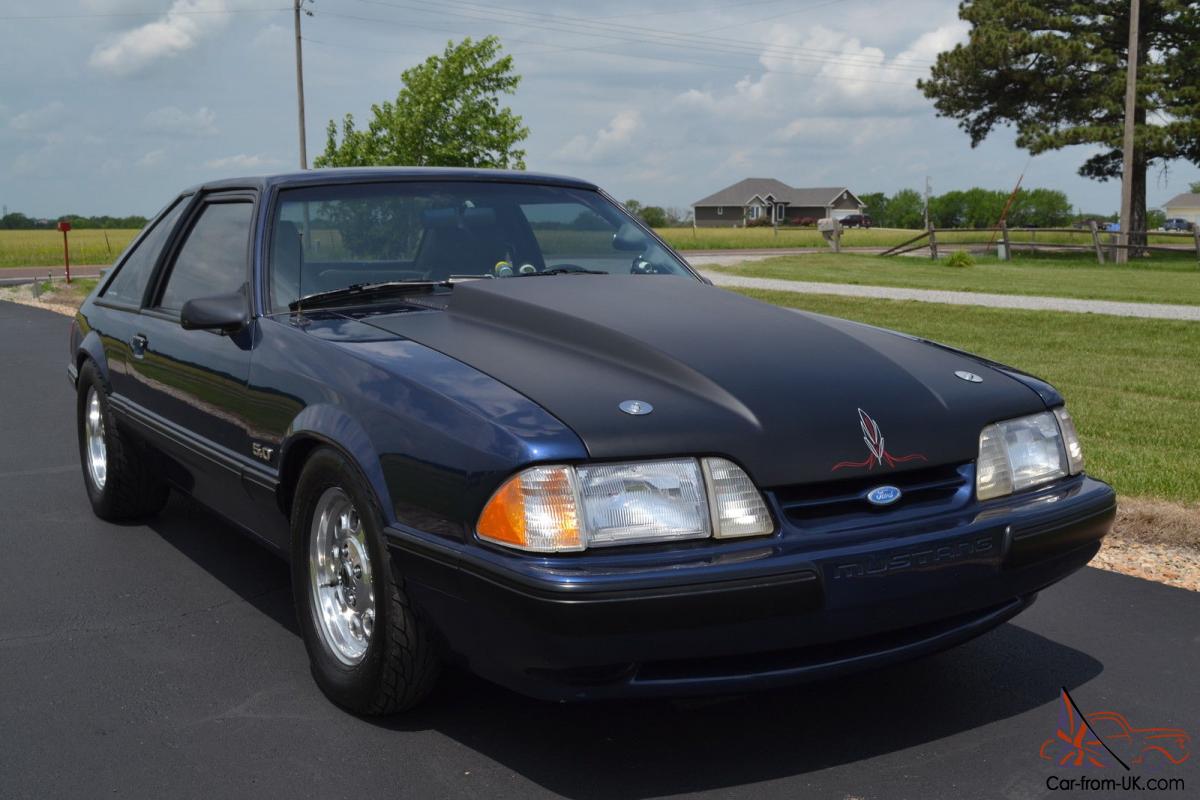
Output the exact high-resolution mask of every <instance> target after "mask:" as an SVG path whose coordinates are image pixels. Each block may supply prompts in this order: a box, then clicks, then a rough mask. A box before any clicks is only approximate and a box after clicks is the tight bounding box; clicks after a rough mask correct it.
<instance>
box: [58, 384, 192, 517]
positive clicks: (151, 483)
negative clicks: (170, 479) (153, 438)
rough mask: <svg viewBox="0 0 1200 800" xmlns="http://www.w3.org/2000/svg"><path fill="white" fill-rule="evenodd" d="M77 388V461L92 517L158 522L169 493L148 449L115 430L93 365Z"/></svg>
mask: <svg viewBox="0 0 1200 800" xmlns="http://www.w3.org/2000/svg"><path fill="white" fill-rule="evenodd" d="M77 386H78V391H79V396H78V398H77V401H76V417H77V419H76V423H77V430H78V433H79V461H80V464H81V466H82V467H83V483H84V486H85V487H86V488H87V494H88V500H89V501H91V504H92V511H93V512H95V514H96V516H97V517H100V519H104V520H108V521H110V522H123V521H127V520H138V519H145V518H146V517H152V516H154V515H155V514H157V513H158V512H159V511H161V510H162V508H163V506H165V505H166V504H167V498H168V497H169V496H170V489H169V488H168V487H167V485H166V484H165V483H164V482H163V481H162V480H160V479H159V478H158V477H157V475H156V474H155V472H154V469H153V465H152V464H151V463H150V460H149V459H148V458H146V452H145V449H144V447H141V446H139V444H138V443H137V442H134V441H132V440H131V439H130V438H129V436H128V434H127V433H125V432H123V431H122V430H121V429H120V428H119V427H118V426H117V421H116V418H115V417H114V416H113V413H112V407H111V406H110V405H109V402H108V387H107V385H106V384H105V382H104V379H103V378H102V377H101V376H100V370H98V369H97V368H96V365H95V364H94V363H93V362H92V361H90V360H87V361H85V362H84V364H83V367H82V368H81V369H80V370H79V380H78V382H77Z"/></svg>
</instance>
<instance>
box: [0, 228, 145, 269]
mask: <svg viewBox="0 0 1200 800" xmlns="http://www.w3.org/2000/svg"><path fill="white" fill-rule="evenodd" d="M137 233H138V232H137V231H134V230H98V229H85V230H75V231H71V232H70V233H69V234H67V241H68V242H69V243H70V248H71V263H72V264H79V265H84V264H103V265H106V266H107V265H108V264H111V263H112V262H113V261H115V260H116V258H117V256H119V255H120V254H121V252H122V251H123V250H124V249H125V246H126V245H128V244H129V242H130V241H132V240H133V237H134V236H136V235H137ZM62 263H63V241H62V234H61V233H59V232H58V231H0V267H61V266H62Z"/></svg>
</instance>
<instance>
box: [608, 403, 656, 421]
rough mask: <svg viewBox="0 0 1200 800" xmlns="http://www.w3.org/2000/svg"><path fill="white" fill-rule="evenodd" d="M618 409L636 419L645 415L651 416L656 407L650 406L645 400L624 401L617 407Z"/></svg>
mask: <svg viewBox="0 0 1200 800" xmlns="http://www.w3.org/2000/svg"><path fill="white" fill-rule="evenodd" d="M617 408H619V409H621V410H622V411H624V412H625V413H626V414H632V415H633V416H635V417H640V416H642V415H643V414H649V413H650V412H651V411H653V410H654V406H652V405H650V404H649V403H647V402H646V401H645V400H624V401H622V402H621V403H619V404H618V405H617Z"/></svg>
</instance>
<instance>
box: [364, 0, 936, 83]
mask: <svg viewBox="0 0 1200 800" xmlns="http://www.w3.org/2000/svg"><path fill="white" fill-rule="evenodd" d="M841 1H844V0H826V2H823V3H819V4H817V5H815V6H809V7H808V8H817V7H820V6H822V5H829V4H830V3H831V2H841ZM357 2H359V3H364V4H367V5H376V6H385V7H390V8H399V9H406V10H414V11H418V12H423V13H440V14H450V15H452V16H459V17H464V18H466V19H473V20H479V21H488V22H498V23H501V24H507V25H517V24H520V25H524V26H525V27H531V28H539V29H542V30H548V31H551V32H555V33H581V34H584V35H588V36H598V37H601V38H607V39H617V40H619V41H635V42H638V43H643V44H658V45H664V46H669V47H688V48H691V49H706V50H709V51H712V52H722V53H733V54H746V53H750V54H753V55H755V56H760V55H774V56H777V57H792V58H798V59H800V60H819V61H820V62H821V63H826V62H827V61H829V60H830V59H825V58H819V59H817V58H814V56H813V55H812V54H816V53H820V54H828V55H832V56H835V57H837V58H838V59H840V60H842V61H845V62H846V64H847V65H855V64H856V63H861V65H863V66H873V67H875V66H878V63H877V59H875V58H874V57H873V56H867V55H863V54H857V53H845V52H843V51H837V50H819V49H816V48H802V47H790V46H786V45H771V44H764V43H761V42H754V41H749V40H746V39H729V38H726V37H716V36H704V35H699V34H685V33H676V32H674V31H664V30H660V29H657V28H644V27H639V26H631V25H615V24H611V23H597V22H595V21H594V20H590V19H587V18H585V17H569V16H563V15H556V14H537V13H534V12H528V11H522V10H520V9H515V8H507V7H498V6H482V5H480V4H478V3H472V2H466V1H465V0H438V1H437V2H429V0H408V2H389V0H357ZM448 7H457V10H452V9H451V8H448ZM494 9H499V11H497V10H494ZM798 10H806V9H798ZM787 13H793V12H792V11H789V12H787ZM512 16H516V17H518V18H519V19H515V20H514V19H511V18H510V17H512ZM780 16H782V15H780ZM630 37H632V39H631V38H630ZM863 59H865V60H863ZM901 60H903V61H904V62H906V63H904V64H894V63H893V64H892V65H891V67H892V68H894V69H903V70H912V71H917V72H924V71H925V67H924V66H916V65H917V64H918V63H923V64H926V65H928V64H932V63H933V62H930V61H926V60H924V59H916V58H913V57H911V56H909V57H903V58H902V59H901ZM909 64H911V65H912V66H909Z"/></svg>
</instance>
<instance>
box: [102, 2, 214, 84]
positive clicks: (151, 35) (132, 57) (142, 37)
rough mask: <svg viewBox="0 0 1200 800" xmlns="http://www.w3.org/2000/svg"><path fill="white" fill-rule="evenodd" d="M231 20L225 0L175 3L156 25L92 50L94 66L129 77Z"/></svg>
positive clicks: (138, 28) (177, 53) (185, 48)
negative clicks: (128, 75) (130, 74)
mask: <svg viewBox="0 0 1200 800" xmlns="http://www.w3.org/2000/svg"><path fill="white" fill-rule="evenodd" d="M228 21H229V14H228V13H227V9H226V5H225V0H175V2H174V3H173V4H172V5H171V8H170V9H168V11H167V12H166V13H165V14H164V15H163V16H162V17H161V18H160V19H157V20H155V21H154V22H148V23H146V24H145V25H142V26H140V27H137V28H134V29H133V30H129V31H126V32H124V33H122V34H119V35H118V36H116V38H114V39H112V40H111V41H109V42H108V43H107V44H104V45H100V46H98V47H97V48H96V49H95V50H93V51H92V57H91V60H90V62H89V63H91V65H92V66H93V67H96V68H98V69H101V70H104V71H107V72H111V73H114V74H117V75H127V74H129V73H131V72H136V71H137V70H139V69H142V68H143V67H145V66H147V65H149V64H152V63H153V62H155V61H158V60H159V59H162V58H169V57H172V56H176V55H179V54H180V53H183V52H185V51H187V50H190V49H192V48H193V47H195V46H196V44H197V42H199V41H200V39H202V38H203V37H205V36H207V35H209V34H210V33H213V32H214V31H217V30H220V29H221V28H222V27H224V26H225V24H226V23H227V22H228Z"/></svg>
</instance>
